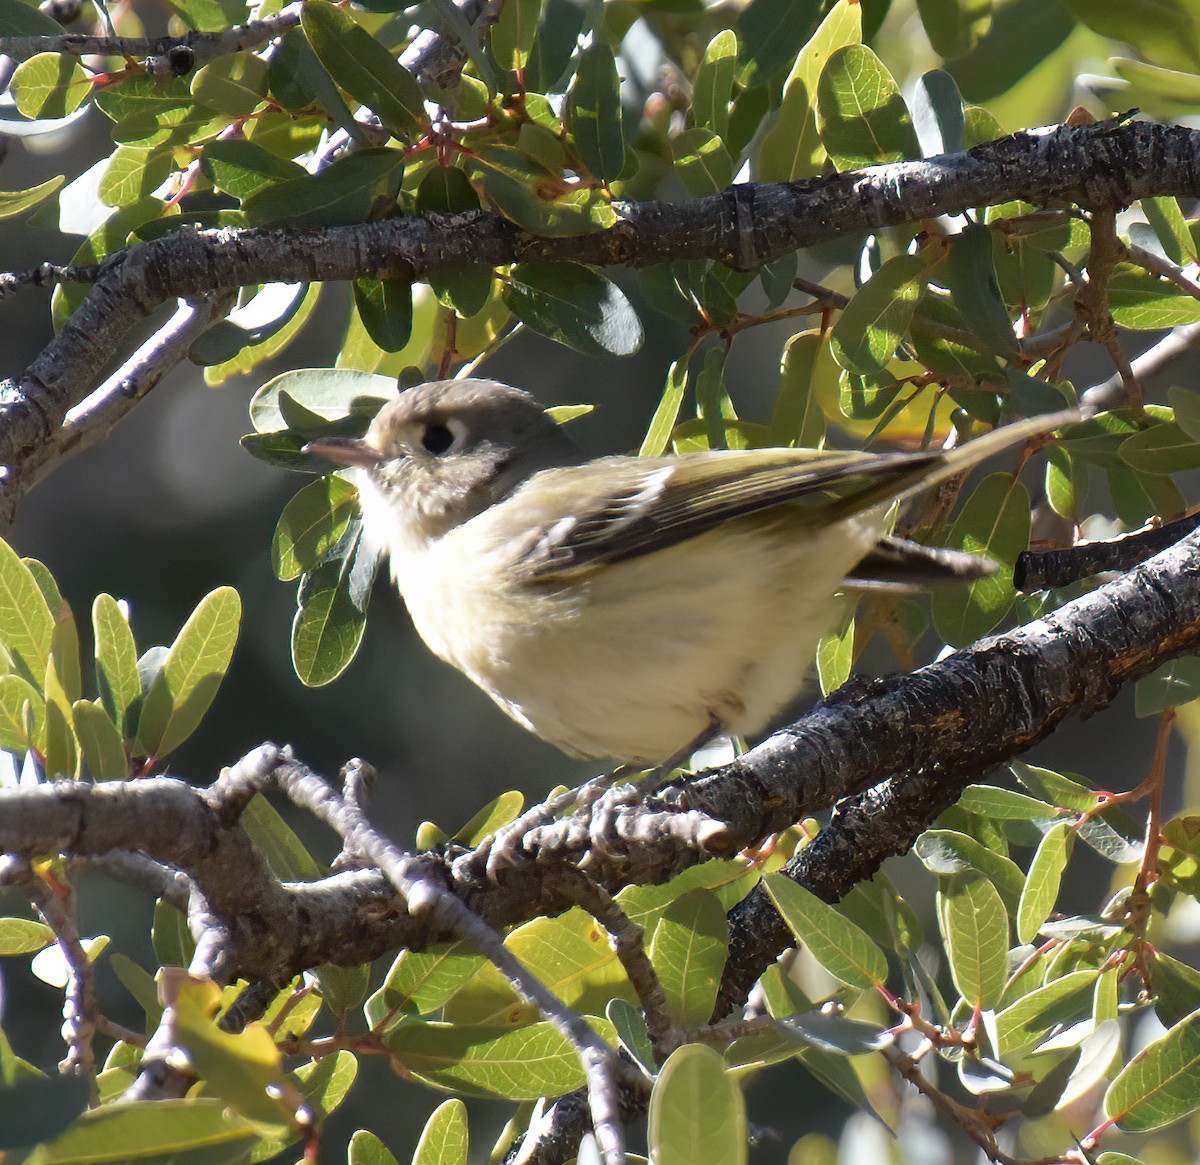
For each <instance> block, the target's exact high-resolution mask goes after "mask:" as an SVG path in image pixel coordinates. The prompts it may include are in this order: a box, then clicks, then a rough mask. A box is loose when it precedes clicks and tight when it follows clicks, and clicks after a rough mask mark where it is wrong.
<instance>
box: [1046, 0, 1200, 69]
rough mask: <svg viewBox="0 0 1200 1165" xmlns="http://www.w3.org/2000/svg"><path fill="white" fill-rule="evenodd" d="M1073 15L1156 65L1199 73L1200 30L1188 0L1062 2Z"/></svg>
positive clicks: (1102, 34) (1076, 0) (1069, 0)
mask: <svg viewBox="0 0 1200 1165" xmlns="http://www.w3.org/2000/svg"><path fill="white" fill-rule="evenodd" d="M1062 3H1063V7H1065V8H1066V9H1067V10H1068V11H1069V12H1070V13H1071V15H1072V16H1074V17H1075V19H1076V20H1078V21H1079V22H1080V23H1081V24H1085V25H1087V27H1088V28H1090V29H1092V30H1093V31H1094V32H1098V33H1099V34H1100V35H1101V36H1107V37H1111V38H1112V39H1113V40H1120V41H1125V43H1126V44H1131V45H1133V46H1134V48H1136V49H1137V50H1138V52H1139V53H1140V54H1141V55H1142V56H1144V57H1146V58H1147V59H1148V60H1149V61H1151V62H1152V63H1153V64H1156V65H1164V66H1166V67H1167V68H1170V69H1183V70H1186V71H1188V72H1191V73H1196V72H1200V30H1198V20H1197V13H1196V10H1195V7H1194V6H1193V5H1192V4H1190V3H1189V2H1188V0H1145V2H1144V3H1142V4H1137V5H1130V4H1125V3H1123V2H1122V0H1062Z"/></svg>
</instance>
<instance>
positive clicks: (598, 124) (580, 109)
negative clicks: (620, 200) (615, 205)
mask: <svg viewBox="0 0 1200 1165" xmlns="http://www.w3.org/2000/svg"><path fill="white" fill-rule="evenodd" d="M567 124H568V125H569V126H570V127H571V133H572V135H573V136H574V139H575V147H576V149H578V150H579V154H580V157H582V158H583V161H584V163H585V164H586V165H587V168H588V169H589V170H590V171H591V172H592V174H594V175H595V176H596V177H597V178H599V179H600V180H601V181H602V182H611V181H612V180H613V179H614V178H616V177H617V175H619V174H620V173H621V171H622V170H623V169H624V167H625V131H624V128H623V126H622V121H621V78H620V77H619V76H618V75H617V61H616V58H615V57H614V56H613V51H612V49H611V48H609V47H608V45H607V44H605V43H604V42H603V41H602V40H593V41H592V43H591V44H590V45H588V47H587V48H585V49H584V50H583V52H582V53H580V55H579V62H578V65H577V67H576V72H575V79H574V80H573V81H572V82H571V89H570V91H569V92H568V94H567Z"/></svg>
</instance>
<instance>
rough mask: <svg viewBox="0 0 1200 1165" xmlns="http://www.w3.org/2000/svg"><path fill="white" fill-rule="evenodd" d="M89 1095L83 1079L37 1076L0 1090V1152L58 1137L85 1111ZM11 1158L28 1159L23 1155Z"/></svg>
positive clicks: (85, 1081)
mask: <svg viewBox="0 0 1200 1165" xmlns="http://www.w3.org/2000/svg"><path fill="white" fill-rule="evenodd" d="M89 1093H90V1082H89V1081H88V1080H87V1079H85V1078H84V1077H82V1076H51V1077H48V1078H47V1077H45V1076H42V1075H40V1074H38V1075H36V1076H28V1077H25V1078H23V1079H20V1080H15V1081H13V1083H12V1084H10V1085H5V1086H0V1151H3V1150H7V1149H24V1148H29V1147H30V1146H32V1145H36V1144H38V1143H40V1142H42V1141H49V1140H52V1139H53V1138H55V1137H57V1136H59V1135H60V1134H61V1133H62V1132H63V1130H64V1129H66V1128H67V1126H68V1125H70V1124H71V1122H72V1121H74V1120H75V1119H76V1117H78V1116H79V1115H80V1114H81V1113H83V1112H84V1110H85V1109H86V1108H87V1106H88V1099H89ZM6 1156H8V1154H6ZM12 1158H13V1160H17V1159H20V1160H22V1161H28V1160H30V1159H31V1158H29V1157H26V1156H25V1155H24V1154H22V1153H14V1154H12ZM37 1160H44V1158H42V1157H41V1156H38V1157H37ZM87 1160H89V1161H90V1160H91V1158H90V1157H89V1158H88V1159H87Z"/></svg>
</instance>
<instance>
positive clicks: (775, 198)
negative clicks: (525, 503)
mask: <svg viewBox="0 0 1200 1165" xmlns="http://www.w3.org/2000/svg"><path fill="white" fill-rule="evenodd" d="M1166 194H1174V195H1186V196H1192V197H1195V196H1200V131H1197V130H1192V129H1188V128H1186V127H1183V126H1163V125H1151V124H1148V123H1142V122H1125V123H1120V122H1116V121H1110V122H1103V123H1099V124H1096V125H1091V126H1084V127H1075V126H1056V127H1052V128H1049V129H1044V130H1036V131H1033V132H1026V133H1019V134H1014V135H1013V136H1011V137H1007V138H1002V139H1000V140H998V141H995V142H989V143H986V144H985V145H982V146H977V147H975V148H974V149H971V150H968V151H966V152H964V153H959V154H948V155H944V156H942V157H939V158H932V159H928V160H925V161H921V162H905V163H898V164H895V165H888V166H876V167H873V168H871V169H868V170H862V171H856V172H852V173H847V174H838V175H834V176H832V177H827V178H817V179H809V180H806V181H803V182H793V183H773V184H763V185H740V186H732V187H730V188H729V189H728V190H725V191H723V192H721V193H719V194H713V195H710V196H708V197H707V198H700V199H695V200H690V201H684V202H678V203H662V202H642V203H629V202H620V203H616V204H614V209H615V210H616V212H617V214H618V219H619V221H618V222H617V224H616V225H615V226H613V227H611V228H609V229H608V230H604V231H598V232H596V233H594V234H590V235H584V236H581V237H573V238H541V237H538V236H535V235H531V234H529V233H528V232H526V231H523V230H521V229H519V228H518V227H517V226H516V225H515V224H513V223H512V222H510V221H509V220H507V219H505V218H503V217H502V216H500V215H499V214H496V213H493V212H490V211H475V212H469V213H462V214H437V215H433V214H431V215H415V216H410V217H404V218H393V219H387V220H384V221H381V222H371V223H363V224H359V225H355V226H347V227H322V228H314V229H307V230H297V229H290V230H289V229H282V228H280V229H273V228H255V229H246V230H234V229H225V230H208V231H189V232H186V233H180V234H178V235H174V236H171V237H169V238H164V239H157V240H154V241H151V242H147V243H142V244H140V245H138V246H136V247H132V248H130V249H129V250H126V251H121V252H117V253H116V254H114V255H112V256H111V257H110V258H109V259H108V260H107V261H106V262H105V264H104V265H103V267H102V270H101V273H100V276H99V278H98V280H97V283H96V285H95V286H94V287H93V288H92V290H91V291H90V292H89V294H88V296H87V298H86V299H85V300H84V302H83V304H81V305H80V307H79V308H78V309H77V311H76V312H75V314H74V315H73V316H72V317H71V319H70V320H69V321H68V322H67V324H66V325H65V326H64V327H63V329H62V331H61V332H60V333H59V335H58V336H56V337H55V339H54V340H52V341H51V342H50V343H49V344H48V345H47V346H46V348H45V349H44V350H43V351H42V353H41V354H40V355H39V356H38V357H37V358H36V359H35V360H34V362H33V363H32V364H31V365H30V366H29V368H28V369H27V370H26V371H25V373H24V374H23V375H22V376H21V377H19V378H17V379H15V380H11V381H8V382H5V383H4V384H3V385H0V463H3V464H5V465H8V466H9V467H11V468H16V469H19V467H20V466H21V465H22V464H23V463H24V461H25V460H26V459H28V458H29V457H30V456H31V455H32V453H33V451H34V450H35V449H36V448H37V447H38V446H40V445H41V444H42V443H44V442H45V441H46V440H48V439H49V437H50V435H51V433H52V432H53V431H54V429H56V428H57V427H58V426H59V425H60V424H61V423H62V420H63V417H64V416H65V415H66V413H67V411H68V410H69V409H70V408H71V407H73V406H74V405H76V404H78V403H79V401H80V400H82V399H83V397H84V396H86V395H87V393H88V392H89V391H90V390H91V386H92V385H93V383H94V378H95V375H96V370H97V369H101V368H104V367H106V366H108V365H109V364H110V363H111V361H112V360H113V359H114V358H115V357H116V355H117V353H118V351H119V349H120V346H121V344H122V343H123V342H124V340H125V338H126V337H127V335H128V333H129V331H130V329H131V328H132V327H133V326H134V324H135V323H136V322H137V321H138V320H139V319H142V318H144V317H145V316H146V315H148V314H149V313H150V312H152V311H154V310H155V309H157V308H158V307H159V306H160V305H161V304H162V303H164V302H165V301H167V300H169V299H172V298H183V299H194V298H197V297H200V296H203V295H206V294H208V293H210V292H213V291H217V290H221V289H230V288H234V287H241V286H245V285H247V284H252V283H263V282H270V281H283V282H306V281H321V280H331V279H342V280H345V279H358V278H363V277H369V278H376V279H402V280H413V279H421V278H425V277H427V276H428V275H429V273H430V272H433V271H437V270H442V269H445V268H447V267H454V266H458V265H463V264H466V265H479V266H488V267H496V266H501V265H504V264H509V263H513V262H517V261H527V260H535V259H537V260H555V259H558V260H569V261H574V262H582V263H591V264H595V265H599V266H613V265H616V264H629V265H633V266H645V265H648V264H653V263H662V262H670V261H673V260H677V259H712V260H717V261H719V262H722V263H726V264H729V265H731V266H733V267H738V268H753V267H757V266H759V265H761V264H763V263H766V262H769V261H770V260H772V259H774V258H777V257H778V256H779V255H782V254H784V253H785V252H787V251H792V250H796V249H797V248H800V247H806V246H811V245H813V244H814V243H818V242H822V241H825V240H828V239H831V238H834V237H835V236H837V235H840V234H844V233H847V232H854V231H862V230H871V229H878V228H880V227H884V226H891V225H896V224H899V223H903V222H910V221H913V220H917V219H921V218H933V217H937V216H939V215H944V214H955V213H958V212H960V211H962V210H964V209H966V208H968V207H973V206H984V205H989V204H993V203H999V202H1007V201H1011V200H1015V199H1020V200H1024V201H1026V202H1030V203H1033V204H1035V205H1045V204H1047V203H1054V202H1062V201H1067V202H1074V203H1078V204H1080V205H1084V206H1089V207H1094V208H1097V207H1098V208H1113V207H1119V206H1123V205H1125V204H1127V203H1129V202H1131V201H1133V200H1134V199H1137V198H1142V197H1146V196H1150V195H1166ZM0 517H2V514H0Z"/></svg>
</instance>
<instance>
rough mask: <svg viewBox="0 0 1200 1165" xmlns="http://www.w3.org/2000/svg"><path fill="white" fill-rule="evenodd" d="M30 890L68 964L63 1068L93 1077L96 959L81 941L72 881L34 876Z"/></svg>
mask: <svg viewBox="0 0 1200 1165" xmlns="http://www.w3.org/2000/svg"><path fill="white" fill-rule="evenodd" d="M25 887H26V890H27V892H28V893H29V895H30V897H31V898H32V899H33V901H34V902H35V903H36V904H37V908H38V910H39V911H40V912H41V915H42V917H43V918H44V919H45V920H46V923H47V925H48V926H49V927H50V929H51V930H52V931H54V941H55V942H56V943H57V944H58V949H59V951H60V952H61V953H62V956H63V959H64V960H65V961H66V964H67V972H68V978H67V986H66V991H65V992H64V995H63V1027H62V1031H63V1038H64V1039H65V1040H66V1041H67V1054H66V1056H65V1057H64V1059H63V1061H62V1063H61V1064H59V1068H60V1069H61V1070H62V1071H63V1072H69V1073H71V1074H73V1075H76V1076H85V1077H87V1078H88V1079H89V1080H93V1083H94V1077H95V1073H96V1055H95V1051H94V1049H93V1040H94V1039H95V1037H96V1021H97V1016H98V1010H97V1007H96V973H95V969H94V968H93V967H92V961H91V959H89V958H88V953H87V951H86V950H84V947H83V943H82V942H81V941H80V936H79V924H78V920H77V918H76V901H75V891H74V888H73V887H72V886H70V885H69V884H68V883H59V884H57V885H53V886H52V885H50V884H48V883H47V882H46V881H45V880H44V879H42V878H40V877H37V876H36V875H32V876H31V877H30V878H29V880H28V881H27V882H26V883H25Z"/></svg>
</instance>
